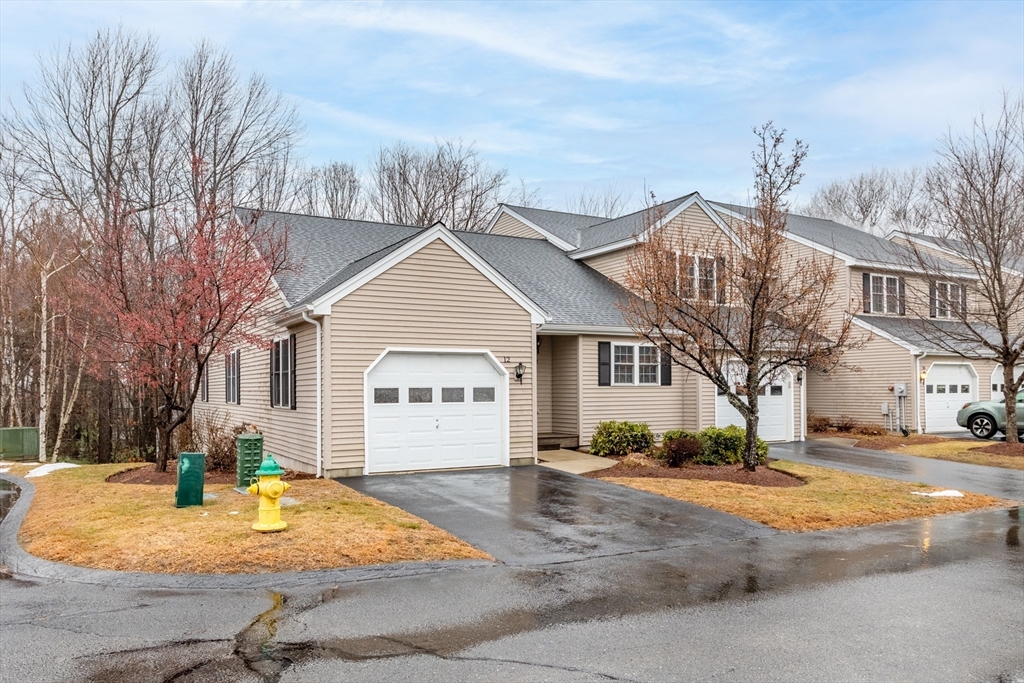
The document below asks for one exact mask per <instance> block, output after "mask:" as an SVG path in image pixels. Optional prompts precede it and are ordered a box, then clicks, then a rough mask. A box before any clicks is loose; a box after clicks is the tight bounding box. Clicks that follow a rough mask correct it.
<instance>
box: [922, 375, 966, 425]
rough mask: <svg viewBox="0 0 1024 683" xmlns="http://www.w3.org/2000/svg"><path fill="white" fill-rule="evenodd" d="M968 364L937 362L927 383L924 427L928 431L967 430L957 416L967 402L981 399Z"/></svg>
mask: <svg viewBox="0 0 1024 683" xmlns="http://www.w3.org/2000/svg"><path fill="white" fill-rule="evenodd" d="M975 384H976V381H975V378H974V374H973V373H972V372H971V368H970V366H969V365H967V364H966V363H949V364H938V363H936V364H935V365H933V366H932V367H931V368H930V369H929V370H928V376H927V379H925V381H924V427H925V429H924V430H925V431H926V432H954V431H963V429H964V428H963V427H960V426H958V425H957V423H956V414H957V413H958V412H959V411H960V409H961V408H962V407H963V405H964V404H965V403H970V402H971V401H975V400H977V398H976V397H977V395H978V391H977V388H976V386H975Z"/></svg>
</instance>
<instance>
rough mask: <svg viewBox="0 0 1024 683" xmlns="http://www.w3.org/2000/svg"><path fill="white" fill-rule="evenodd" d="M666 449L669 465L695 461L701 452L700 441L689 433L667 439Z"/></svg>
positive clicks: (674, 465) (676, 465)
mask: <svg viewBox="0 0 1024 683" xmlns="http://www.w3.org/2000/svg"><path fill="white" fill-rule="evenodd" d="M680 431H681V430H680ZM664 450H665V460H666V462H667V464H668V466H669V467H680V466H681V465H682V464H683V463H685V462H694V461H695V460H697V459H698V458H699V457H700V454H701V447H700V441H698V440H697V439H696V438H695V437H693V436H689V435H688V436H677V437H676V438H674V439H672V440H671V441H665V447H664Z"/></svg>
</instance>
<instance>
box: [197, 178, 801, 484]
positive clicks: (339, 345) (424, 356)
mask: <svg viewBox="0 0 1024 683" xmlns="http://www.w3.org/2000/svg"><path fill="white" fill-rule="evenodd" d="M663 208H664V210H665V213H664V215H663V217H662V221H661V223H662V226H663V227H664V228H665V229H669V230H688V231H697V232H703V233H705V234H708V235H714V236H717V238H721V239H730V235H731V230H730V228H729V226H728V224H727V222H726V221H725V220H723V218H722V216H721V215H720V214H719V213H718V212H717V211H716V210H715V209H714V208H712V206H711V205H709V204H708V203H707V202H706V201H704V199H703V198H701V197H700V195H699V194H697V193H693V194H690V195H686V196H685V197H680V198H679V199H676V200H672V201H671V202H667V203H666V204H665V205H663ZM239 211H240V214H241V217H242V218H243V219H247V218H248V217H249V214H248V211H246V210H239ZM258 220H259V221H270V222H272V223H273V224H274V225H278V226H281V227H282V228H284V227H287V229H288V244H289V255H290V260H291V261H292V263H294V264H295V268H294V271H293V272H290V273H287V274H283V275H281V276H279V277H278V278H277V285H278V290H279V291H278V294H279V297H278V298H277V299H276V300H274V301H270V302H263V304H262V305H263V314H262V318H261V319H262V321H263V322H262V323H261V325H262V327H261V330H260V331H261V333H262V335H263V336H264V337H266V338H268V339H272V340H273V343H272V346H271V348H269V349H262V348H256V347H243V348H238V349H232V350H231V351H230V352H229V353H227V354H225V356H224V358H223V361H222V362H221V361H217V362H214V363H212V364H211V366H210V367H209V369H208V373H207V376H206V377H204V378H203V383H202V384H203V391H201V396H200V400H199V401H198V402H197V403H196V408H195V414H196V417H197V419H199V420H216V421H220V422H222V423H226V424H238V423H241V422H250V423H254V424H256V425H258V426H259V427H260V429H261V430H262V431H263V433H264V435H265V445H266V448H267V450H269V451H270V452H272V453H274V455H275V456H276V457H278V459H279V461H280V462H281V463H282V464H283V465H286V466H288V467H292V468H295V469H299V470H306V471H311V472H313V471H315V472H317V473H318V474H323V475H325V476H330V477H341V476H356V475H362V474H370V473H377V472H399V471H412V470H427V469H443V468H458V467H479V466H496V465H505V466H509V465H517V464H532V463H534V462H535V461H536V453H537V449H538V447H544V446H567V447H575V446H586V445H588V444H589V442H590V438H591V436H592V435H593V433H594V429H595V428H596V426H597V424H598V423H599V422H601V421H604V420H634V421H643V422H648V423H649V424H650V426H651V429H652V430H653V431H654V432H656V433H661V432H664V431H666V430H668V429H676V428H686V429H690V430H699V429H703V428H704V427H707V426H710V425H716V424H717V425H719V426H724V425H726V424H731V423H740V424H741V422H740V421H739V420H738V417H739V416H738V415H737V414H736V413H735V411H734V410H733V409H732V408H731V406H729V405H728V403H727V402H725V401H724V399H723V398H722V397H719V396H717V392H716V391H715V388H714V386H713V385H712V384H710V383H709V382H708V381H706V380H704V379H702V378H699V377H697V376H696V375H693V374H691V373H688V372H686V371H684V370H682V369H681V368H679V367H678V366H675V367H673V366H672V365H671V364H670V363H667V362H663V360H665V359H663V358H662V357H661V353H660V350H659V349H658V348H657V347H656V346H653V345H651V344H648V343H647V342H645V341H644V340H642V339H638V338H636V336H635V335H634V333H633V332H632V330H631V329H630V328H629V326H628V325H627V324H626V321H625V320H624V318H623V316H622V313H621V311H620V310H619V307H618V304H619V302H620V301H622V300H623V297H625V296H627V293H626V291H625V290H624V289H623V287H622V286H621V283H622V281H623V277H624V274H625V271H626V267H627V263H628V257H629V253H630V251H631V249H632V248H633V247H634V246H635V244H636V237H635V235H636V234H638V233H639V232H641V228H642V227H643V223H644V214H643V212H637V213H634V214H630V215H628V216H623V217H621V218H617V219H613V220H608V219H604V218H600V217H595V216H581V215H577V214H568V213H561V212H555V211H544V210H539V209H527V208H521V207H512V206H502V207H501V209H500V210H499V211H498V212H497V214H496V216H495V217H494V219H493V220H492V222H491V224H490V225H489V226H488V229H487V231H486V232H485V233H465V232H452V231H450V230H448V229H446V228H445V227H444V226H443V225H440V224H438V225H435V226H432V227H430V228H418V227H410V226H401V225H388V224H381V223H370V222H365V221H352V220H339V219H329V218H320V217H314V216H301V215H294V214H279V213H272V212H267V213H263V214H260V215H259V216H258ZM804 388H805V387H804V384H803V377H802V374H801V373H796V372H789V373H786V375H785V376H783V377H780V378H779V379H778V380H777V381H776V382H774V383H773V385H772V386H771V387H765V393H764V396H763V397H762V399H761V406H762V417H761V426H760V429H759V431H760V434H761V436H763V437H764V438H765V439H767V440H771V441H792V440H799V439H802V438H803V437H804V434H805V419H804V418H805V412H806V411H805V407H804V406H805V400H804Z"/></svg>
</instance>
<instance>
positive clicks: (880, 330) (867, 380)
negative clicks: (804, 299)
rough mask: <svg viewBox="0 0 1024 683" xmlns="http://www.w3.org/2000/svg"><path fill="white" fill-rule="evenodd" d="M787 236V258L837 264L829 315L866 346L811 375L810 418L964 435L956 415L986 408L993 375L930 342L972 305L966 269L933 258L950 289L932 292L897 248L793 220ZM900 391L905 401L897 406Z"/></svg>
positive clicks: (737, 213) (724, 209) (990, 367)
mask: <svg viewBox="0 0 1024 683" xmlns="http://www.w3.org/2000/svg"><path fill="white" fill-rule="evenodd" d="M712 205H713V206H714V207H715V208H716V209H717V210H718V211H719V212H720V213H721V214H722V215H723V216H724V217H726V218H727V219H732V220H739V219H740V218H741V217H742V216H743V215H744V212H745V211H746V209H745V208H744V207H741V206H736V205H731V204H724V203H716V202H712ZM786 230H787V237H788V238H789V240H790V242H791V243H792V249H793V251H794V252H804V253H807V250H815V251H818V252H820V253H824V254H834V255H835V257H836V259H837V265H838V267H839V268H840V271H839V277H838V279H837V282H836V285H835V290H836V291H835V307H834V310H835V313H834V315H835V316H836V317H837V318H838V317H841V316H843V315H846V311H850V312H853V313H854V314H855V315H854V324H855V325H856V327H857V328H858V330H859V339H860V340H861V341H862V342H863V346H862V347H861V348H857V349H852V350H850V351H848V352H847V353H846V354H845V355H844V357H843V365H844V366H846V367H840V368H838V369H836V370H834V371H833V372H831V373H829V374H828V375H823V374H819V373H811V374H810V376H809V378H808V382H807V406H808V409H809V410H811V411H813V412H815V413H817V414H820V415H825V416H828V417H830V418H833V419H835V418H839V417H840V416H849V417H851V418H853V419H855V420H857V421H859V422H863V423H872V424H880V425H887V426H892V427H895V428H898V427H900V426H905V427H906V428H907V429H910V430H914V431H918V432H948V431H962V428H960V427H958V426H957V424H956V413H957V411H959V410H960V408H961V407H962V406H963V404H964V403H967V402H969V401H977V400H988V399H989V397H990V396H991V390H990V387H991V385H992V383H993V381H994V380H993V377H994V376H995V373H996V370H997V368H998V366H997V364H996V363H994V362H993V361H991V360H967V359H965V358H964V357H963V356H960V355H955V354H951V353H950V351H949V350H948V349H944V348H943V347H942V345H939V344H936V342H935V338H936V334H937V330H941V329H943V328H945V329H947V330H953V329H955V328H956V327H957V326H959V325H960V324H961V323H959V322H958V321H957V320H956V319H955V318H956V312H955V310H953V307H955V306H967V305H973V300H972V296H973V291H974V286H973V284H974V283H976V281H977V276H976V274H975V273H974V272H973V270H972V269H970V268H969V267H967V265H966V264H965V263H963V261H962V260H959V259H953V258H950V257H949V255H948V254H943V253H940V252H938V251H936V252H935V253H934V254H933V257H934V260H935V263H934V264H933V265H935V266H938V267H939V269H941V270H942V271H943V272H948V273H949V281H948V282H940V283H937V288H939V289H937V288H933V287H930V286H929V285H928V284H927V283H926V280H925V279H924V278H923V277H922V276H921V275H920V273H919V272H917V269H916V268H915V266H914V263H915V258H914V256H913V254H912V253H911V252H910V251H909V250H908V249H907V245H906V244H902V243H900V242H899V241H898V240H889V239H885V238H882V237H878V236H875V235H872V234H869V233H867V232H864V231H862V230H857V229H856V228H852V227H849V226H846V225H842V224H840V223H836V222H834V221H829V220H823V219H818V218H811V217H807V216H799V215H793V214H791V215H790V216H789V218H788V221H787V225H786ZM940 290H941V291H940ZM925 318H928V319H929V322H928V323H926V324H924V323H923V319H925ZM993 332H994V331H993ZM962 353H963V354H965V355H970V356H975V355H986V354H985V353H984V352H983V351H982V350H981V349H977V348H963V350H962ZM903 388H905V393H906V395H905V396H902V397H901V396H899V395H898V394H900V393H902V392H901V389H903Z"/></svg>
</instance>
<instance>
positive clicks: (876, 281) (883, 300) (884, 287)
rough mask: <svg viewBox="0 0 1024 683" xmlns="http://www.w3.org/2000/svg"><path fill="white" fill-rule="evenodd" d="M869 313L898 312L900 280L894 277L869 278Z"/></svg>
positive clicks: (879, 276) (875, 276) (877, 276)
mask: <svg viewBox="0 0 1024 683" xmlns="http://www.w3.org/2000/svg"><path fill="white" fill-rule="evenodd" d="M870 312H871V313H891V314H899V312H900V279H899V278H898V277H896V276H894V275H872V276H871V311H870Z"/></svg>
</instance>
